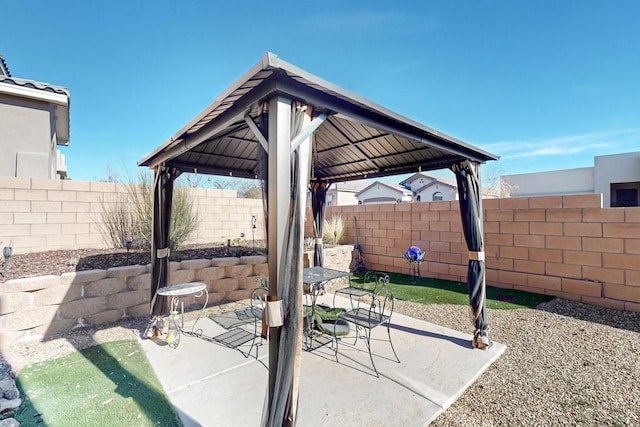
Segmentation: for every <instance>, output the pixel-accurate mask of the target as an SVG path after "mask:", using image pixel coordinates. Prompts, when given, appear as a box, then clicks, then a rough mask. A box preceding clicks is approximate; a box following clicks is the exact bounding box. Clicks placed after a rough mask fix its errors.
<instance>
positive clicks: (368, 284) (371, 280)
mask: <svg viewBox="0 0 640 427" xmlns="http://www.w3.org/2000/svg"><path fill="white" fill-rule="evenodd" d="M383 277H384V273H378V272H377V271H367V272H366V273H365V274H364V276H363V277H362V283H361V284H359V285H357V284H354V282H353V280H351V278H349V286H347V287H346V288H342V289H338V290H336V291H335V292H334V293H333V306H334V307H335V306H336V295H343V296H348V297H349V302H350V303H351V308H355V307H354V299H355V300H356V303H357V304H356V306H360V300H361V299H362V298H363V297H365V296H371V295H373V294H375V291H376V288H377V287H378V281H379V279H381V278H383Z"/></svg>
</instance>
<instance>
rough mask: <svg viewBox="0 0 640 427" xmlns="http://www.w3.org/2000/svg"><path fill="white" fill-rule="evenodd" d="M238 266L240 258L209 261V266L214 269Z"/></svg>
mask: <svg viewBox="0 0 640 427" xmlns="http://www.w3.org/2000/svg"><path fill="white" fill-rule="evenodd" d="M238 264H240V258H233V257H229V258H213V259H212V260H211V265H212V266H214V267H230V266H232V265H238Z"/></svg>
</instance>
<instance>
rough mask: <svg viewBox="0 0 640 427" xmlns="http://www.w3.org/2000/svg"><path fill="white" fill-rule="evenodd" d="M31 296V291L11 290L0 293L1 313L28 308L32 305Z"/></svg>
mask: <svg viewBox="0 0 640 427" xmlns="http://www.w3.org/2000/svg"><path fill="white" fill-rule="evenodd" d="M31 297H32V294H31V293H30V292H11V293H7V294H2V295H0V314H9V313H14V312H16V311H18V310H24V309H28V308H29V306H30V305H31V299H32V298H31Z"/></svg>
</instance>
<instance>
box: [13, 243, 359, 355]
mask: <svg viewBox="0 0 640 427" xmlns="http://www.w3.org/2000/svg"><path fill="white" fill-rule="evenodd" d="M351 251H352V247H349V246H347V247H335V248H327V249H325V265H326V266H327V267H331V268H336V269H343V270H348V268H349V264H350V259H351ZM307 256H308V255H307ZM311 260H313V252H311ZM170 271H171V273H170V275H169V278H170V283H171V284H177V283H190V282H204V283H205V284H206V285H207V290H208V291H209V305H216V304H220V303H222V302H230V301H240V300H243V299H247V298H249V297H250V296H251V292H252V291H253V289H255V288H256V287H257V286H258V285H259V284H258V282H257V280H256V279H257V277H258V276H263V277H266V276H268V275H269V271H268V267H267V257H266V256H244V257H239V258H238V257H235V258H214V259H211V260H207V259H196V260H187V261H181V262H171V264H170ZM150 286H151V266H150V265H133V266H126V267H114V268H109V269H107V270H88V271H79V272H73V273H65V274H62V275H61V276H40V277H33V278H25V279H13V280H8V281H7V282H5V283H4V284H2V286H0V349H1V348H3V347H4V346H7V345H10V344H11V343H13V342H16V341H20V340H29V339H40V338H42V337H45V336H50V335H55V334H60V333H63V332H66V331H69V330H71V329H73V328H75V327H82V326H86V325H100V324H104V323H110V322H115V321H117V320H120V319H122V318H128V317H140V316H148V315H149V308H150V306H149V300H150ZM204 298H205V297H204V296H202V297H199V298H196V297H193V296H187V297H185V298H184V303H185V309H186V307H190V308H195V307H198V306H200V307H202V304H204Z"/></svg>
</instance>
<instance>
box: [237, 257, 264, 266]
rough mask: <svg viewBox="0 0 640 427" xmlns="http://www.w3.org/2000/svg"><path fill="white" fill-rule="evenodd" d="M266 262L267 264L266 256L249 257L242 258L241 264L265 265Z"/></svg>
mask: <svg viewBox="0 0 640 427" xmlns="http://www.w3.org/2000/svg"><path fill="white" fill-rule="evenodd" d="M265 262H267V257H266V256H265V255H250V256H249V255H247V256H243V257H240V264H244V265H254V264H264V263H265Z"/></svg>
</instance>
